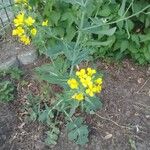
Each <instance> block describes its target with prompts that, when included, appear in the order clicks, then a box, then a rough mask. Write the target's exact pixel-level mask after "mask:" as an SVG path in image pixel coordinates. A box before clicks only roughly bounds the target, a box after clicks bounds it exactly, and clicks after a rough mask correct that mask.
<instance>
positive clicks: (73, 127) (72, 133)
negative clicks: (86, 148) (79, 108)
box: [66, 117, 89, 145]
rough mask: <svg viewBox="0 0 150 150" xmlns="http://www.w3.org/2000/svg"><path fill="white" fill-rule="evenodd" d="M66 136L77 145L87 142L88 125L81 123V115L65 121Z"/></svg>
mask: <svg viewBox="0 0 150 150" xmlns="http://www.w3.org/2000/svg"><path fill="white" fill-rule="evenodd" d="M66 128H67V130H68V132H69V133H68V138H69V139H70V140H72V141H74V142H76V143H77V144H79V145H84V144H86V143H87V142H88V133H89V131H88V127H87V126H86V125H83V119H82V118H81V117H78V118H75V120H72V121H70V122H68V123H67V127H66Z"/></svg>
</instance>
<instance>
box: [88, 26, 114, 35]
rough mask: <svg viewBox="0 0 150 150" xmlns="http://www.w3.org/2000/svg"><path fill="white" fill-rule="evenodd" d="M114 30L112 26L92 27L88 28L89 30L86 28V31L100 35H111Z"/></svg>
mask: <svg viewBox="0 0 150 150" xmlns="http://www.w3.org/2000/svg"><path fill="white" fill-rule="evenodd" d="M115 31H116V27H113V28H111V29H106V30H105V29H104V30H103V29H102V28H101V27H100V28H99V27H98V28H94V29H89V30H86V32H88V33H94V34H100V35H108V36H111V35H113V34H114V33H115Z"/></svg>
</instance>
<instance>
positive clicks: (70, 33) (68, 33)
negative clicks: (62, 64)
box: [65, 26, 76, 42]
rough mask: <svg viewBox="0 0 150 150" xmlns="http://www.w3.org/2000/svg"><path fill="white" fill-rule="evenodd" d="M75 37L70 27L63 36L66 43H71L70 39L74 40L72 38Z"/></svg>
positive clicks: (72, 28)
mask: <svg viewBox="0 0 150 150" xmlns="http://www.w3.org/2000/svg"><path fill="white" fill-rule="evenodd" d="M75 35H76V30H75V28H74V27H73V26H70V27H68V28H67V29H66V36H65V39H66V40H67V41H68V42H71V41H72V39H73V38H74V36H75Z"/></svg>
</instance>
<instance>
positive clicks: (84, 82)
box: [80, 76, 93, 87]
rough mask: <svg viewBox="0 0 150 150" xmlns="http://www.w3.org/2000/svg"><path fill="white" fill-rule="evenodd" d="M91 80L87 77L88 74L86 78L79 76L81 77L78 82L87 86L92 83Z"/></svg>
mask: <svg viewBox="0 0 150 150" xmlns="http://www.w3.org/2000/svg"><path fill="white" fill-rule="evenodd" d="M91 80H92V78H91V77H89V76H87V77H86V78H81V79H80V82H81V83H82V85H83V86H84V87H87V86H90V85H92V84H93V83H92V81H91Z"/></svg>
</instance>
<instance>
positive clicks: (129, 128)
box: [95, 113, 133, 130]
mask: <svg viewBox="0 0 150 150" xmlns="http://www.w3.org/2000/svg"><path fill="white" fill-rule="evenodd" d="M95 115H96V116H97V117H99V118H101V119H103V120H107V121H110V122H112V123H113V124H115V125H116V126H118V127H120V128H124V129H129V130H132V129H133V128H130V127H126V126H122V125H119V124H118V123H117V122H115V121H113V120H111V119H109V118H105V117H102V116H100V115H99V114H97V113H95Z"/></svg>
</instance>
